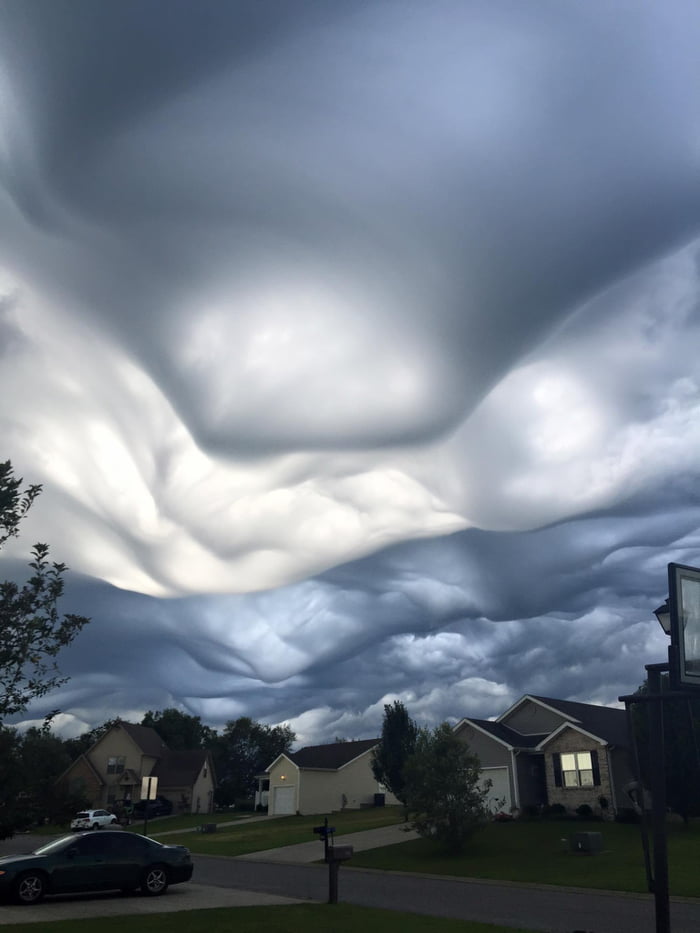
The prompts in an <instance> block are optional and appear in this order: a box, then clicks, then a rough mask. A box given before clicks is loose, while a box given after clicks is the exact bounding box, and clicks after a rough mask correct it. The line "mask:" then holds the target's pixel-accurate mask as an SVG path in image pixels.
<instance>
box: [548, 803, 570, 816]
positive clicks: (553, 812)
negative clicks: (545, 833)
mask: <svg viewBox="0 0 700 933" xmlns="http://www.w3.org/2000/svg"><path fill="white" fill-rule="evenodd" d="M542 819H543V820H565V819H568V817H567V813H566V807H565V806H564V805H563V804H561V803H551V804H548V805H547V806H546V807H543V809H542Z"/></svg>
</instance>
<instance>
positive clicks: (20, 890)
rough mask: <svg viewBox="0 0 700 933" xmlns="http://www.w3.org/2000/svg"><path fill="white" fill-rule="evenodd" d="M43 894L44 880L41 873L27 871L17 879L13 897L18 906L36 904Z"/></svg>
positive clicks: (44, 890)
mask: <svg viewBox="0 0 700 933" xmlns="http://www.w3.org/2000/svg"><path fill="white" fill-rule="evenodd" d="M44 894H46V878H45V877H44V876H43V875H42V874H41V872H36V871H28V872H26V873H25V874H24V875H20V876H19V878H18V879H17V884H16V885H15V897H16V898H17V901H18V902H19V903H20V904H38V903H39V901H40V900H41V899H42V898H43V896H44Z"/></svg>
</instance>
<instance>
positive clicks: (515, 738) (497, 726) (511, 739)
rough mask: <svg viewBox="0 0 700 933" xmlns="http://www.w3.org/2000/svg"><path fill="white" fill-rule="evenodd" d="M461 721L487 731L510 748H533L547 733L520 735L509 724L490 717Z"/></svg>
mask: <svg viewBox="0 0 700 933" xmlns="http://www.w3.org/2000/svg"><path fill="white" fill-rule="evenodd" d="M462 721H463V722H469V723H472V724H473V725H475V726H478V727H479V728H480V729H482V730H483V731H484V732H488V734H489V735H492V736H493V737H494V738H495V739H499V740H500V741H501V742H505V743H506V745H509V746H510V747H511V748H534V747H535V746H536V745H538V744H539V743H540V742H541V741H542V740H543V739H544V738H545V737H546V735H547V734H548V733H544V734H542V735H522V734H521V733H520V732H516V731H515V729H511V728H510V726H504V725H503V723H501V722H492V721H491V720H490V719H471V718H470V719H464V720H462Z"/></svg>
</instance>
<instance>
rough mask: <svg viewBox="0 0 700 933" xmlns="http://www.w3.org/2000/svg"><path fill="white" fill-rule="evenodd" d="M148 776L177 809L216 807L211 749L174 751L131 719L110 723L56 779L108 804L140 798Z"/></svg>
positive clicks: (199, 810)
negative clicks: (143, 780) (108, 727)
mask: <svg viewBox="0 0 700 933" xmlns="http://www.w3.org/2000/svg"><path fill="white" fill-rule="evenodd" d="M149 776H154V777H157V778H158V793H159V794H160V795H161V796H162V797H166V798H167V799H168V800H170V801H171V802H172V803H173V806H174V808H175V811H176V812H178V811H179V812H181V813H183V812H185V813H187V812H189V813H210V812H211V811H212V810H213V809H214V787H215V778H214V772H213V768H212V763H211V755H210V753H209V752H207V751H206V750H204V749H198V750H195V751H185V752H172V751H170V749H169V748H168V747H167V745H166V744H165V743H164V742H163V740H162V739H161V738H160V736H159V735H158V733H157V732H156V731H155V730H154V729H151V728H149V727H148V726H137V725H134V723H131V722H120V723H117V724H116V725H114V726H112V728H111V729H110V730H109V731H108V732H106V733H105V734H104V735H103V736H102V738H101V739H98V740H97V742H95V744H94V745H93V746H92V747H91V748H89V749H88V750H87V751H86V752H84V754H82V755H81V756H80V757H79V758H77V759H76V760H75V761H74V762H73V763H72V764H71V765H70V766H69V767H68V768H67V769H66V771H64V773H63V774H62V775H61V777H60V778H59V779H58V780H59V782H60V783H62V784H63V785H64V786H65V787H66V788H67V789H68V790H70V791H72V792H75V793H82V794H84V796H85V797H87V799H88V800H89V802H90V806H91V807H107V808H109V807H110V806H114V805H115V804H116V803H118V802H119V803H122V802H129V801H130V802H131V803H136V802H137V801H138V800H140V799H141V779H142V778H143V777H149Z"/></svg>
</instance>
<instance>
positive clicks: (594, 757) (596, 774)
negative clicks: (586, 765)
mask: <svg viewBox="0 0 700 933" xmlns="http://www.w3.org/2000/svg"><path fill="white" fill-rule="evenodd" d="M591 764H592V766H593V784H594V786H595V787H600V767H599V765H598V752H591Z"/></svg>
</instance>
